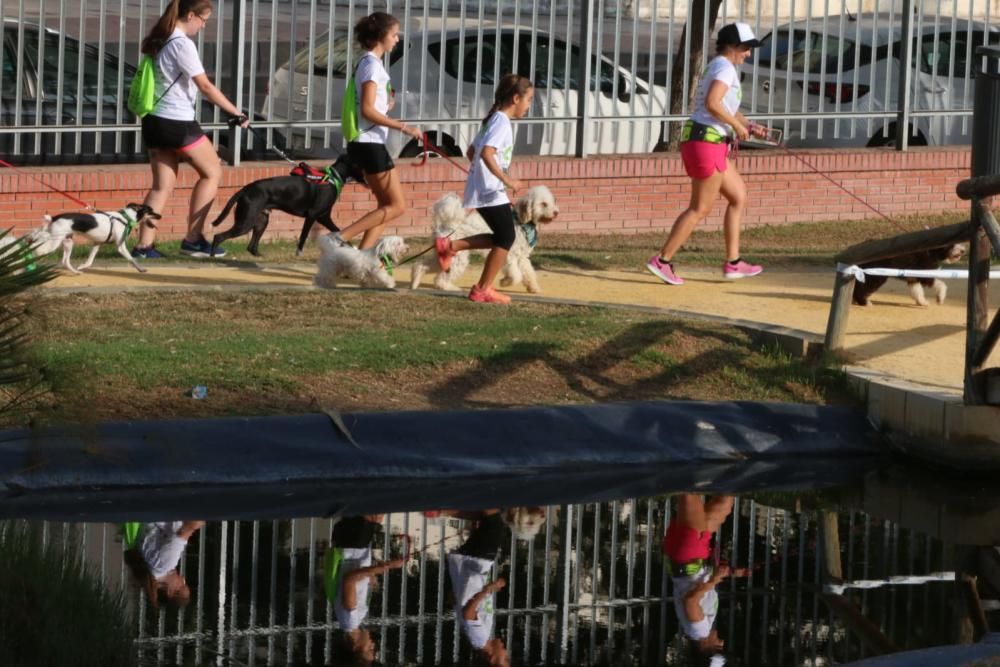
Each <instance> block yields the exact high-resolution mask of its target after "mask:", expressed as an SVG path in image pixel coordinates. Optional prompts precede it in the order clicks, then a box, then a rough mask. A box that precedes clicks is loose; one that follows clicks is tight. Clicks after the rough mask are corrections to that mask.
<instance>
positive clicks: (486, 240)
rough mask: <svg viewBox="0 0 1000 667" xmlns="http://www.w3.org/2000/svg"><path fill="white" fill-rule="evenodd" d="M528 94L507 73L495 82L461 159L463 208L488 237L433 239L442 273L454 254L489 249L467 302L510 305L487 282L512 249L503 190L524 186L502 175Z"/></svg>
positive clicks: (510, 216) (527, 84)
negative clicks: (478, 219)
mask: <svg viewBox="0 0 1000 667" xmlns="http://www.w3.org/2000/svg"><path fill="white" fill-rule="evenodd" d="M534 94H535V87H534V86H533V85H532V83H531V81H529V80H528V78H527V77H524V76H521V75H519V74H507V75H506V76H504V77H503V78H502V79H500V84H499V85H497V89H496V93H495V95H494V97H493V106H492V107H491V108H490V112H489V114H487V116H486V118H485V119H484V120H483V126H482V129H480V131H479V134H478V135H477V136H476V138H475V139H474V140H473V142H472V145H471V146H469V151H468V153H467V155H468V158H469V160H471V161H472V166H471V168H470V169H469V179H468V180H467V181H466V182H465V207H466V208H474V209H476V210H477V211H478V212H479V215H481V216H482V217H483V220H484V221H485V222H486V224H487V225H489V228H490V230H491V231H492V232H493V233H492V234H480V235H477V236H470V237H468V238H464V239H458V240H456V241H451V240H449V239H448V238H447V237H438V238H437V239H436V240H435V245H436V249H437V254H438V262H439V263H440V265H441V270H442V271H447V270H448V269H449V268H451V258H452V257H454V255H455V253H457V252H461V251H462V250H474V249H486V248H490V254H489V255H487V257H486V265H485V266H484V267H483V275H482V276H481V277H480V278H479V282H478V283H476V284H475V285H473V286H472V291H470V292H469V299H470V300H472V301H476V302H479V303H510V297H509V296H507V295H506V294H502V293H500V292H497V291H496V290H494V289H493V281H494V280H495V279H496V277H497V273H499V272H500V269H501V268H503V265H504V262H505V261H506V260H507V252H508V251H509V250H510V248H511V246H512V245H514V212H513V211H512V210H511V207H510V197H508V196H507V192H506V190H505V189H504V188H510V189H511V190H521V189H523V188H524V187H525V185H524V183H522V182H521V181H519V180H517V179H513V178H511V177H510V176H508V175H507V170H508V168H509V167H510V160H511V157H512V155H513V153H514V131H513V129H512V127H511V124H510V121H511V119H513V118H522V117H523V116H524V115H525V114H526V113H528V109H530V108H531V99H532V97H534Z"/></svg>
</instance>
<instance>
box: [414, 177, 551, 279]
mask: <svg viewBox="0 0 1000 667" xmlns="http://www.w3.org/2000/svg"><path fill="white" fill-rule="evenodd" d="M431 211H432V225H433V227H434V237H435V238H437V237H439V236H448V235H449V234H450V235H451V236H450V238H452V239H456V240H457V239H464V238H466V237H469V236H476V235H477V234H489V233H490V228H489V227H488V226H487V225H486V222H485V221H484V220H483V218H482V216H480V215H479V214H478V213H477V212H475V211H472V212H471V213H469V214H468V215H466V213H465V208H464V207H463V206H462V200H461V199H460V198H459V197H457V196H456V195H454V194H450V193H449V194H447V195H445V196H444V197H442V198H441V199H439V200H438V201H437V202H436V203H435V204H434V206H433V208H432V209H431ZM514 211H515V212H516V213H517V222H518V224H517V225H515V234H514V245H513V246H512V247H511V249H510V252H509V253H508V254H507V262H506V263H505V264H504V266H503V269H501V271H500V284H501V285H503V286H504V287H507V286H509V285H519V284H521V283H524V286H525V288H526V289H527V290H528V291H529V292H532V293H538V292H541V291H542V290H541V288H540V287H539V286H538V277H537V276H536V275H535V267H534V266H532V264H531V251H532V250H534V247H535V238H534V235H536V234H537V230H538V227H537V226H538V225H540V224H545V223H548V222H552V220H554V219H555V218H556V216H558V215H559V207H558V206H556V200H555V197H553V196H552V191H551V190H549V189H548V188H547V187H545V186H544V185H536V186H535V187H533V188H530V189H528V191H527V192H525V193H524V194H523V195H522V196H521V197H519V198H518V200H517V202H516V203H515V204H514ZM526 231H527V233H526ZM453 232H454V233H453ZM529 237H531V238H529ZM476 252H479V253H481V254H484V255H485V254H486V253H488V252H489V251H488V250H477V251H476ZM467 268H469V251H468V250H463V251H462V252H460V253H458V254H457V255H455V257H454V258H453V259H452V260H451V268H450V269H449V270H448V271H446V272H442V271H441V268H440V266H439V265H438V260H437V255H436V254H435V253H434V252H430V253H428V254H427V255H426V256H424V257H421V258H420V259H418V260H416V262H414V265H413V273H412V274H410V288H411V289H417V287H418V286H419V285H420V280H421V278H423V277H424V274H425V273H427V272H428V271H429V272H431V273H437V276H436V277H435V278H434V287H436V288H438V289H443V290H458V289H459V287H457V286H456V285H455V283H454V281H455V280H458V279H459V278H460V277H461V276H462V274H463V273H465V270H466V269H467Z"/></svg>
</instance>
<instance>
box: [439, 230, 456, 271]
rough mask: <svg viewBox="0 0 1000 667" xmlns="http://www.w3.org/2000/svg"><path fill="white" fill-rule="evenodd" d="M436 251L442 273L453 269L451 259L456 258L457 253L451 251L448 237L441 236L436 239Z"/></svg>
mask: <svg viewBox="0 0 1000 667" xmlns="http://www.w3.org/2000/svg"><path fill="white" fill-rule="evenodd" d="M434 249H435V250H437V256H438V264H440V265H441V270H442V271H447V270H448V269H450V268H451V258H452V257H454V256H455V251H454V250H452V249H451V241H449V240H448V238H447V237H444V236H439V237H437V238H436V239H434Z"/></svg>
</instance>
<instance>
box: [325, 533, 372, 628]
mask: <svg viewBox="0 0 1000 667" xmlns="http://www.w3.org/2000/svg"><path fill="white" fill-rule="evenodd" d="M343 551H344V560H343V561H341V563H340V571H339V572H338V573H337V577H338V578H339V579H340V582H339V584H338V586H337V597H336V598H335V599H334V601H333V613H334V615H335V616H336V617H337V622H338V623H339V624H340V629H341V630H343V631H345V632H349V631H350V630H357V629H358V628H360V627H361V623H362V622H363V621H364V620H365V617H367V616H368V588H369V585H370V583H371V579H369V578H368V577H364V578H362V579H361V580H360V581H358V582H357V583H356V584H355V589H354V590H355V591H356V593H357V598H358V606H356V607H355V608H354V609H345V608H344V577H345V576H346V575H347V574H348V573H350V572H353V571H354V570H357V569H360V568H362V567H369V566H370V565H371V564H372V550H371V547H365V548H364V549H344V550H343Z"/></svg>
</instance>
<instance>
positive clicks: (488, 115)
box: [483, 102, 500, 125]
mask: <svg viewBox="0 0 1000 667" xmlns="http://www.w3.org/2000/svg"><path fill="white" fill-rule="evenodd" d="M497 111H500V105H499V104H498V103H497V102H494V103H493V106H491V107H490V110H489V111H488V112H487V113H486V118H484V119H483V125H486V124H487V123H489V122H490V118H493V114H495V113H496V112H497Z"/></svg>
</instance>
